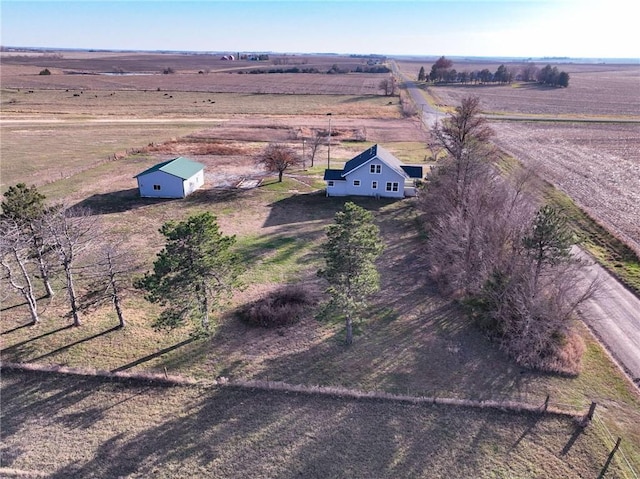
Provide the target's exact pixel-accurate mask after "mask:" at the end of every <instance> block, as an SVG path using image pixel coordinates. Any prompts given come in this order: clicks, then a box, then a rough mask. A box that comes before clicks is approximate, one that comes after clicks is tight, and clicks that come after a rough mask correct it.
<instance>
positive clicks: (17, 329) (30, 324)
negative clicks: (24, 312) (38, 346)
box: [0, 305, 34, 336]
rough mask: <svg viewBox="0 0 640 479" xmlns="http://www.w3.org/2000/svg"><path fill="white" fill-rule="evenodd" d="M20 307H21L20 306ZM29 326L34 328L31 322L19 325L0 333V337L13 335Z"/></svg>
mask: <svg viewBox="0 0 640 479" xmlns="http://www.w3.org/2000/svg"><path fill="white" fill-rule="evenodd" d="M20 306H22V305H20ZM29 326H34V324H33V322H31V321H29V322H28V323H25V324H20V325H18V326H16V327H14V328H11V329H7V330H6V331H2V332H0V336H4V335H5V334H11V333H15V332H16V331H19V330H21V329H23V328H28V327H29Z"/></svg>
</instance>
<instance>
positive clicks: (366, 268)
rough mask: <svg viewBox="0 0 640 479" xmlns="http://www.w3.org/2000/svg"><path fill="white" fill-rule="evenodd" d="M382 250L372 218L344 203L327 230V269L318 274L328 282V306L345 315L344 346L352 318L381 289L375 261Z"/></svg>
mask: <svg viewBox="0 0 640 479" xmlns="http://www.w3.org/2000/svg"><path fill="white" fill-rule="evenodd" d="M383 248H384V245H383V243H382V240H381V239H380V232H379V229H378V227H377V226H376V225H375V224H374V222H373V215H372V214H371V213H370V212H369V211H366V210H365V209H363V208H361V207H360V206H357V205H356V204H354V203H351V202H347V203H346V204H345V205H344V208H343V209H342V210H341V211H339V212H338V213H336V215H335V222H334V224H332V225H330V226H329V227H328V228H327V241H326V243H324V245H323V250H324V259H325V261H326V268H325V269H323V270H320V271H318V274H319V275H320V276H321V277H323V278H325V279H326V280H327V281H328V282H329V287H328V289H327V292H328V293H329V295H330V296H331V305H332V306H335V307H336V308H337V309H338V310H339V311H340V312H341V313H342V314H344V317H345V325H346V343H347V344H351V343H352V342H353V320H354V317H355V315H356V314H357V313H358V312H359V311H360V310H361V309H362V308H364V307H365V306H366V304H367V297H368V296H369V295H371V294H372V293H375V292H376V291H378V289H379V288H380V277H379V274H378V270H377V269H376V265H375V261H376V259H377V258H378V257H379V256H380V254H381V253H382V250H383Z"/></svg>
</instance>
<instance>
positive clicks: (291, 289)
mask: <svg viewBox="0 0 640 479" xmlns="http://www.w3.org/2000/svg"><path fill="white" fill-rule="evenodd" d="M315 302H316V300H315V298H314V296H313V294H311V293H310V292H309V290H307V289H306V288H305V287H304V286H301V285H287V286H284V287H282V288H280V289H278V290H276V291H274V292H272V293H270V294H269V295H267V296H265V297H263V298H261V299H259V300H257V301H255V302H253V303H249V304H248V305H246V306H244V307H242V308H241V309H240V310H239V311H238V315H239V317H240V318H241V319H242V320H244V321H246V322H247V323H248V324H251V325H253V326H261V327H263V328H276V327H280V326H287V325H289V324H294V323H297V322H298V321H300V319H301V318H302V316H303V314H304V312H305V310H307V309H308V307H309V306H311V305H313V304H314V303H315Z"/></svg>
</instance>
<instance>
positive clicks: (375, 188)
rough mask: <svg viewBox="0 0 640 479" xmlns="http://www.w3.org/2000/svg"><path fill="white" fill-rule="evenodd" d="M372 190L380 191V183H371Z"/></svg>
mask: <svg viewBox="0 0 640 479" xmlns="http://www.w3.org/2000/svg"><path fill="white" fill-rule="evenodd" d="M371 189H372V190H377V189H378V182H377V181H372V182H371Z"/></svg>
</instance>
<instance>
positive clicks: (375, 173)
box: [324, 145, 422, 198]
mask: <svg viewBox="0 0 640 479" xmlns="http://www.w3.org/2000/svg"><path fill="white" fill-rule="evenodd" d="M419 178H422V167H421V166H413V165H412V166H409V165H403V164H402V163H400V160H398V159H397V158H396V157H395V156H393V155H392V154H391V153H389V152H388V151H387V150H385V149H384V148H382V147H381V146H379V145H373V146H372V147H371V148H369V149H367V150H365V151H363V152H362V153H360V154H359V155H358V156H356V157H355V158H353V159H351V160H349V161H347V162H346V163H345V165H344V168H343V169H342V170H334V169H326V170H325V172H324V180H325V181H326V182H327V196H349V195H357V196H375V197H384V198H404V197H405V196H415V195H416V186H415V179H419Z"/></svg>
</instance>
